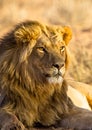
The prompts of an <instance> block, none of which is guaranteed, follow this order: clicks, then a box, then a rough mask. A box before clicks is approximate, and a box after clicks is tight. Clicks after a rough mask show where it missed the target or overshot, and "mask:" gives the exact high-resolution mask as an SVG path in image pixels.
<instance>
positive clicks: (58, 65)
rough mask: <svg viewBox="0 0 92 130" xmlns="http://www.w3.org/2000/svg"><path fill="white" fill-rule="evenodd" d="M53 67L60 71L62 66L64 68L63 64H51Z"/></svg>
mask: <svg viewBox="0 0 92 130" xmlns="http://www.w3.org/2000/svg"><path fill="white" fill-rule="evenodd" d="M53 66H54V67H55V68H57V69H61V68H62V67H63V66H64V63H59V62H58V63H55V64H53Z"/></svg>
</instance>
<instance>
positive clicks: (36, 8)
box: [0, 0, 92, 84]
mask: <svg viewBox="0 0 92 130" xmlns="http://www.w3.org/2000/svg"><path fill="white" fill-rule="evenodd" d="M27 19H29V20H31V19H32V20H33V19H37V20H41V21H42V22H46V23H51V24H61V25H69V26H71V28H72V30H73V40H72V41H71V44H70V50H71V52H72V54H73V60H72V64H71V67H70V71H69V74H70V76H71V77H73V78H74V79H76V80H78V81H83V82H86V83H89V84H92V76H91V75H92V51H91V49H92V38H91V37H92V0H49V1H44V0H39V1H38V0H20V1H19V0H0V35H1V36H2V35H3V34H4V33H5V32H6V31H8V30H9V29H10V28H12V26H13V25H14V24H16V23H18V22H20V21H24V20H27Z"/></svg>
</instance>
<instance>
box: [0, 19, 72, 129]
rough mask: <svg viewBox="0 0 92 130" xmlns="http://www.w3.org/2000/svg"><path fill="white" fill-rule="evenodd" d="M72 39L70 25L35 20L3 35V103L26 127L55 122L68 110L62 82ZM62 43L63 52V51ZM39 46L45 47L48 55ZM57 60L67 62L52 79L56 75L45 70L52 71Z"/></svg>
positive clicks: (0, 73) (0, 70) (0, 55)
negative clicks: (62, 25)
mask: <svg viewBox="0 0 92 130" xmlns="http://www.w3.org/2000/svg"><path fill="white" fill-rule="evenodd" d="M70 39H71V30H70V28H68V27H61V26H50V27H49V26H46V25H42V24H40V23H38V22H36V21H27V22H24V23H22V24H19V25H18V26H16V27H15V28H14V30H13V31H11V32H10V33H8V34H7V35H6V36H5V37H3V38H2V39H1V41H0V43H1V44H0V89H1V90H5V93H6V97H5V99H4V100H2V103H1V107H2V108H3V109H4V110H6V111H9V112H10V113H13V114H15V115H16V116H17V117H18V119H19V120H20V121H21V122H22V123H23V124H24V125H25V126H26V127H27V126H33V124H34V123H35V122H40V123H41V124H43V125H48V126H49V125H52V124H54V123H55V122H56V121H57V120H59V119H60V118H61V116H62V114H64V113H68V112H69V106H68V105H67V103H66V102H68V98H67V95H66V90H67V85H66V86H64V85H63V84H66V83H64V82H65V81H64V74H65V69H66V68H67V65H68V55H67V47H66V46H67V44H68V41H69V40H70ZM62 45H63V46H65V50H64V52H63V53H64V54H61V53H62V52H60V47H61V46H62ZM40 47H44V48H45V49H46V51H47V56H45V54H44V53H45V52H44V51H43V50H41V48H40ZM62 51H63V50H62ZM54 62H61V63H62V62H64V68H63V70H62V68H61V73H62V76H61V77H60V79H58V80H57V81H55V82H53V83H51V82H52V80H54V79H55V80H56V78H55V77H54V78H53V77H46V75H45V74H46V73H49V74H51V75H52V74H53V71H54V69H53V65H52V64H54ZM62 71H63V72H62ZM48 78H49V79H48ZM50 78H52V80H51V82H49V80H50ZM63 86H64V87H63ZM6 99H7V100H6Z"/></svg>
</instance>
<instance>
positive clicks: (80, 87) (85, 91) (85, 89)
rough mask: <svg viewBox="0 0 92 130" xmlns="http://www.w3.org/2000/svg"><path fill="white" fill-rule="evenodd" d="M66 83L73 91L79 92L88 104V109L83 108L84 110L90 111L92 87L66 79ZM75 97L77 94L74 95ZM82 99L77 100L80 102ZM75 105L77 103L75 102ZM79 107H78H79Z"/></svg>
mask: <svg viewBox="0 0 92 130" xmlns="http://www.w3.org/2000/svg"><path fill="white" fill-rule="evenodd" d="M67 82H68V84H69V85H71V87H72V88H73V89H75V91H79V93H80V94H81V95H82V96H83V97H85V99H86V101H87V102H88V104H89V106H90V107H89V108H88V107H86V106H85V108H86V109H87V108H88V109H92V86H91V85H88V84H85V83H81V82H76V81H74V80H72V79H70V80H69V79H67ZM75 95H76V97H77V94H75ZM70 97H71V98H72V94H70ZM81 99H82V98H79V100H81ZM86 101H85V103H86ZM76 103H77V102H76ZM79 106H80V105H79Z"/></svg>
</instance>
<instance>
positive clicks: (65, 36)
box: [63, 26, 72, 45]
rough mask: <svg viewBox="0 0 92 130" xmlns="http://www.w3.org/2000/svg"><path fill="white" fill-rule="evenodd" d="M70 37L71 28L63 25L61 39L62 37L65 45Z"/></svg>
mask: <svg viewBox="0 0 92 130" xmlns="http://www.w3.org/2000/svg"><path fill="white" fill-rule="evenodd" d="M71 38H72V30H71V28H70V27H67V26H65V27H64V34H63V39H64V41H65V43H66V45H67V44H68V43H69V41H70V40H71Z"/></svg>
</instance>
